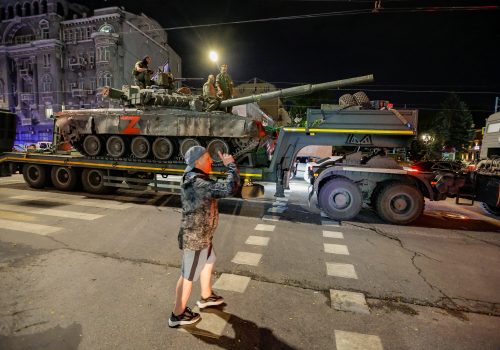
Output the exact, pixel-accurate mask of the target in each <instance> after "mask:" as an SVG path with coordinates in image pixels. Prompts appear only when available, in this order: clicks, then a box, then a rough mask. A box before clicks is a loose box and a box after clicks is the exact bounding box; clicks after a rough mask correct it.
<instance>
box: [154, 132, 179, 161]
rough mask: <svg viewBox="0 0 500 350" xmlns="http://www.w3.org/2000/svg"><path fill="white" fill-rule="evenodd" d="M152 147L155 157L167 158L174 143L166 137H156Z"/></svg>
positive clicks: (172, 149) (170, 155) (171, 152)
mask: <svg viewBox="0 0 500 350" xmlns="http://www.w3.org/2000/svg"><path fill="white" fill-rule="evenodd" d="M152 148H153V155H154V156H155V158H156V159H160V160H167V159H169V158H170V157H172V155H173V154H174V144H173V143H172V141H170V140H169V139H167V138H166V137H158V138H157V139H156V140H155V141H154V142H153V147H152Z"/></svg>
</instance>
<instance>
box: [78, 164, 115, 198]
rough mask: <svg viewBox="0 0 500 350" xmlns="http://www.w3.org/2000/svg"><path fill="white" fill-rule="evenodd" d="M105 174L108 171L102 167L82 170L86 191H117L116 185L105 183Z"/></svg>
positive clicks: (103, 192) (94, 192)
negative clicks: (106, 184)
mask: <svg viewBox="0 0 500 350" xmlns="http://www.w3.org/2000/svg"><path fill="white" fill-rule="evenodd" d="M105 175H106V173H105V172H104V171H102V170H100V169H84V170H83V171H82V185H83V189H84V190H85V192H89V193H93V194H108V193H111V192H113V191H115V190H116V188H115V187H111V186H105V185H104V176H105Z"/></svg>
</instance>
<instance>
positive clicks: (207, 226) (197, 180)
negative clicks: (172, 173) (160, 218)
mask: <svg viewBox="0 0 500 350" xmlns="http://www.w3.org/2000/svg"><path fill="white" fill-rule="evenodd" d="M239 185H240V176H239V175H238V171H237V169H236V164H234V163H231V164H229V165H228V175H227V178H226V181H224V182H216V181H213V180H210V179H209V178H208V175H207V174H205V173H203V172H202V171H200V170H198V169H194V170H193V171H190V172H188V173H186V174H185V175H184V177H183V181H182V184H181V201H182V221H181V228H180V230H179V235H178V240H179V248H180V249H189V250H201V249H204V248H207V247H208V246H209V245H210V243H212V238H213V235H214V232H215V229H216V228H217V224H218V222H219V208H218V207H217V198H224V197H229V196H231V195H233V194H234V193H235V192H236V191H237V190H238V187H239Z"/></svg>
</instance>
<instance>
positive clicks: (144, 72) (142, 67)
mask: <svg viewBox="0 0 500 350" xmlns="http://www.w3.org/2000/svg"><path fill="white" fill-rule="evenodd" d="M150 63H151V57H149V56H144V58H143V59H142V60H141V61H137V63H136V64H135V66H134V70H133V72H132V74H133V75H134V80H135V84H136V85H138V86H139V87H140V88H141V89H145V88H146V86H151V85H152V81H151V74H153V71H152V70H150V69H149V68H148V65H149V64H150Z"/></svg>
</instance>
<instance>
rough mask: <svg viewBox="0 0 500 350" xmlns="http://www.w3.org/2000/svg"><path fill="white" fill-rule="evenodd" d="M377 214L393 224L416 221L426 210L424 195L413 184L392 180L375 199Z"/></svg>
mask: <svg viewBox="0 0 500 350" xmlns="http://www.w3.org/2000/svg"><path fill="white" fill-rule="evenodd" d="M375 209H376V210H377V214H378V215H379V216H380V218H382V219H383V220H384V221H387V222H389V223H391V224H397V225H405V224H409V223H411V222H413V221H415V220H416V219H417V218H418V217H419V216H420V215H421V214H422V211H423V210H424V196H423V195H422V193H421V192H420V191H419V190H418V189H417V188H416V187H413V186H410V185H407V184H404V183H400V182H392V183H390V184H388V185H386V186H385V187H383V188H382V189H381V191H380V193H378V195H377V198H376V200H375Z"/></svg>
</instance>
